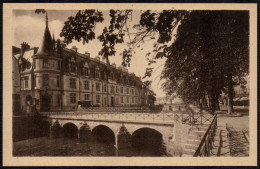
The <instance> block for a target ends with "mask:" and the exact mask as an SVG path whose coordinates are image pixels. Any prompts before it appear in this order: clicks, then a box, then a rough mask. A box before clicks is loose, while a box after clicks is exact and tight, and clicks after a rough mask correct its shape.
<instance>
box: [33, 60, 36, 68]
mask: <svg viewBox="0 0 260 169" xmlns="http://www.w3.org/2000/svg"><path fill="white" fill-rule="evenodd" d="M33 67H34V69H36V60H35V59H34V60H33Z"/></svg>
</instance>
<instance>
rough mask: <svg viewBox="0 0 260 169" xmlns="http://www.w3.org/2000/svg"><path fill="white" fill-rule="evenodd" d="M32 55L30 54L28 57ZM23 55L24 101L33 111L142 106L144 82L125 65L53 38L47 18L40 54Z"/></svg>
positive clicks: (22, 85)
mask: <svg viewBox="0 0 260 169" xmlns="http://www.w3.org/2000/svg"><path fill="white" fill-rule="evenodd" d="M29 55H30V56H29ZM25 57H26V56H23V57H21V58H20V60H21V61H20V64H19V66H20V70H21V71H20V78H21V85H20V86H21V104H22V107H23V109H26V110H28V111H27V112H29V111H30V109H31V108H32V107H33V106H34V107H35V108H36V109H37V110H38V111H55V110H66V109H68V110H71V109H76V108H77V106H78V104H79V103H80V104H85V105H87V106H97V107H103V106H104V107H105V106H141V105H142V96H141V95H142V81H141V79H140V77H136V76H135V75H134V74H132V73H128V71H127V69H125V68H123V67H116V65H115V64H111V65H110V64H106V63H105V62H103V61H101V60H100V58H99V57H96V58H91V57H90V54H89V53H88V52H86V53H85V54H81V53H78V52H77V48H76V47H75V46H74V47H72V48H71V49H67V48H63V47H61V44H60V41H59V40H57V41H55V39H54V37H53V38H52V37H51V34H50V31H49V28H48V21H47V17H46V28H45V32H44V36H43V41H42V45H41V47H40V48H39V50H38V51H37V53H35V54H34V53H31V54H28V57H27V58H25ZM24 62H26V63H24Z"/></svg>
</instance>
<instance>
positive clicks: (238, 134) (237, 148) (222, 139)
mask: <svg viewBox="0 0 260 169" xmlns="http://www.w3.org/2000/svg"><path fill="white" fill-rule="evenodd" d="M235 112H239V113H240V114H241V116H237V117H236V116H234V117H232V116H228V115H227V114H226V113H227V112H226V110H225V109H224V110H222V113H220V114H219V115H218V128H217V132H216V136H215V139H214V146H213V149H212V155H213V156H222V157H223V156H224V157H225V156H232V157H246V156H249V139H248V133H249V116H248V110H246V109H245V110H241V108H235Z"/></svg>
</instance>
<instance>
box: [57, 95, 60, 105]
mask: <svg viewBox="0 0 260 169" xmlns="http://www.w3.org/2000/svg"><path fill="white" fill-rule="evenodd" d="M57 106H60V95H57Z"/></svg>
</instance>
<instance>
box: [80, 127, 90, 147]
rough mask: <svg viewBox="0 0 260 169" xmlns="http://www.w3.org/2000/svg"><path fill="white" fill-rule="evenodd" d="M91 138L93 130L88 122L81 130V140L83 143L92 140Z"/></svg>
mask: <svg viewBox="0 0 260 169" xmlns="http://www.w3.org/2000/svg"><path fill="white" fill-rule="evenodd" d="M90 138H91V130H90V127H89V125H87V124H86V123H85V124H83V126H82V127H81V128H80V130H79V141H80V142H81V143H87V142H89V141H90Z"/></svg>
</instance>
